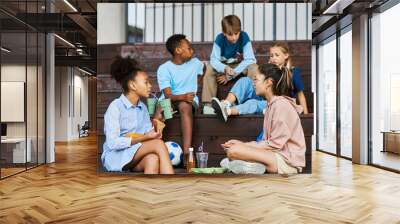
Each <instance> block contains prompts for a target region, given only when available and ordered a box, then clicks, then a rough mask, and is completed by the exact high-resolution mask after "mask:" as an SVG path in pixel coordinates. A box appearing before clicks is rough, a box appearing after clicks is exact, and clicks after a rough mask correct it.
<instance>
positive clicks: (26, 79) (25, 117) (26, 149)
mask: <svg viewBox="0 0 400 224" xmlns="http://www.w3.org/2000/svg"><path fill="white" fill-rule="evenodd" d="M27 4H28V3H27V1H25V21H27V19H28V14H27V11H28V7H27ZM27 90H28V26H27V24H26V23H25V88H24V97H25V100H24V106H25V108H24V121H25V170H28V164H27V163H28V113H27V96H28V95H27Z"/></svg>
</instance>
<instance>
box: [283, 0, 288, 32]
mask: <svg viewBox="0 0 400 224" xmlns="http://www.w3.org/2000/svg"><path fill="white" fill-rule="evenodd" d="M284 4H285V16H284V17H283V18H285V40H287V4H286V3H284Z"/></svg>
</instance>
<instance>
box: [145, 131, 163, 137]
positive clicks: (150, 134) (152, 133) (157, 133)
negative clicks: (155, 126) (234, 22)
mask: <svg viewBox="0 0 400 224" xmlns="http://www.w3.org/2000/svg"><path fill="white" fill-rule="evenodd" d="M146 137H147V138H149V139H161V138H162V134H161V132H160V131H154V130H152V131H150V132H148V133H146Z"/></svg>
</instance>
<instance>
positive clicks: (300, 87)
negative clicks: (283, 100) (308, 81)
mask: <svg viewBox="0 0 400 224" xmlns="http://www.w3.org/2000/svg"><path fill="white" fill-rule="evenodd" d="M292 83H293V90H292V91H291V93H290V97H293V98H294V97H296V95H297V93H298V92H301V91H304V84H303V77H301V74H300V69H299V68H293V69H292Z"/></svg>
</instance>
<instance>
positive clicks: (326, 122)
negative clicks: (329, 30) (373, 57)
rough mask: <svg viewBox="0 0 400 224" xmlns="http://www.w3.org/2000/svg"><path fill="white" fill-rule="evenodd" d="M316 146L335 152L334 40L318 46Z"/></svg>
mask: <svg viewBox="0 0 400 224" xmlns="http://www.w3.org/2000/svg"><path fill="white" fill-rule="evenodd" d="M318 66H319V67H318V103H317V105H318V148H319V149H320V150H323V151H327V152H331V153H336V40H335V38H334V37H333V40H332V41H329V42H327V43H325V44H322V45H320V46H319V48H318Z"/></svg>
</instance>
